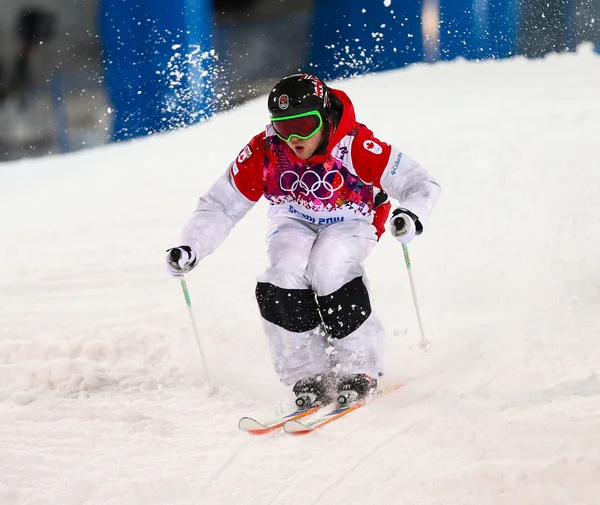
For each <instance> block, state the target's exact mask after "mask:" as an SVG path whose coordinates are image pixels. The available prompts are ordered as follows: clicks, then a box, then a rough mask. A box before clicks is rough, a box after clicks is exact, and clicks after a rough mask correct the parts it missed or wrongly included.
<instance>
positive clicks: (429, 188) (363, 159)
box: [352, 125, 440, 235]
mask: <svg viewBox="0 0 600 505" xmlns="http://www.w3.org/2000/svg"><path fill="white" fill-rule="evenodd" d="M354 145H356V147H354ZM352 159H353V164H354V167H355V169H356V172H357V174H358V176H359V177H361V179H363V180H365V181H367V182H371V183H372V184H374V185H375V186H376V187H378V188H380V189H383V191H385V192H386V193H387V194H388V195H389V196H390V197H392V198H394V199H396V200H398V202H399V207H400V208H401V209H403V210H404V211H407V212H406V213H407V214H408V215H409V216H410V217H411V218H413V219H414V220H415V224H416V233H417V235H418V234H420V233H421V232H422V231H423V226H424V225H425V223H426V222H427V220H428V219H429V215H430V214H431V211H432V209H433V206H434V205H435V202H436V201H437V199H438V197H439V194H440V186H439V184H438V183H437V181H436V180H435V179H434V178H433V176H432V175H431V174H430V173H429V172H428V171H427V170H426V169H425V168H424V167H423V166H421V165H420V164H419V163H417V162H416V161H414V160H412V159H411V158H409V157H408V156H406V155H405V154H403V153H402V152H400V150H399V149H397V148H396V147H394V146H392V145H389V144H386V143H385V142H382V141H380V140H378V139H377V138H375V137H374V136H373V133H372V132H371V131H370V130H369V129H368V128H367V127H365V126H363V125H361V126H360V127H359V131H358V134H357V136H356V138H355V140H354V142H353V149H352Z"/></svg>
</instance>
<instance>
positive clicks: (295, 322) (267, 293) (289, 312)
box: [256, 282, 321, 333]
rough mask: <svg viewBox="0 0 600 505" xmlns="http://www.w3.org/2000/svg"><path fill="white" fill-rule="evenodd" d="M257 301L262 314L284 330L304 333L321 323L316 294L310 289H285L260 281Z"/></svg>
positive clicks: (257, 287)
mask: <svg viewBox="0 0 600 505" xmlns="http://www.w3.org/2000/svg"><path fill="white" fill-rule="evenodd" d="M256 301H257V302H258V307H259V309H260V314H261V316H262V317H263V318H264V319H266V320H267V321H269V322H270V323H273V324H276V325H277V326H280V327H281V328H283V329H284V330H288V331H293V332H295V333H302V332H305V331H310V330H313V329H315V328H316V327H317V326H319V324H321V317H320V316H319V308H318V306H317V301H316V298H315V294H314V292H313V291H312V290H310V289H284V288H280V287H277V286H275V285H274V284H271V283H269V282H259V283H258V284H257V285H256Z"/></svg>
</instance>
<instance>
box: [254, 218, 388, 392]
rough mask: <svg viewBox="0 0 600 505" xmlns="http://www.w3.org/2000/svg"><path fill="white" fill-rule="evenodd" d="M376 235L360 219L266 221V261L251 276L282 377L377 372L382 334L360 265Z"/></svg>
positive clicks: (287, 380) (288, 381)
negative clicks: (254, 278)
mask: <svg viewBox="0 0 600 505" xmlns="http://www.w3.org/2000/svg"><path fill="white" fill-rule="evenodd" d="M376 243H377V237H376V233H375V228H374V226H373V225H371V224H370V223H368V222H366V221H362V220H349V221H341V222H336V223H332V224H327V225H314V224H310V223H307V222H304V221H300V220H297V219H293V218H288V217H276V218H274V219H273V220H272V221H271V223H270V226H269V230H268V232H267V254H268V259H269V267H268V268H267V270H266V271H265V272H264V273H263V274H262V275H261V276H260V277H259V278H258V285H257V300H258V303H259V308H260V310H261V315H262V320H263V326H264V331H265V333H266V335H267V338H268V341H269V345H270V349H271V355H272V359H273V363H274V366H275V370H276V372H277V374H278V375H279V378H280V379H281V381H282V382H283V383H284V384H286V385H292V384H294V383H295V382H296V381H297V380H299V379H302V378H304V377H307V376H309V375H314V374H319V373H324V372H328V371H331V370H334V371H336V372H337V373H339V374H340V375H343V374H351V373H366V374H368V375H370V376H372V377H377V375H378V374H379V373H380V372H382V353H383V346H384V340H385V336H384V331H383V327H382V325H381V323H380V321H379V319H378V318H377V316H376V315H375V313H374V312H373V311H372V309H371V302H370V295H369V292H368V287H367V286H368V283H367V280H366V278H365V272H364V267H363V263H364V260H365V259H366V258H367V256H368V255H369V253H370V252H371V250H372V249H373V246H374V245H375V244H376Z"/></svg>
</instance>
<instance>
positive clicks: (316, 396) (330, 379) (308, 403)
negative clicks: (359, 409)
mask: <svg viewBox="0 0 600 505" xmlns="http://www.w3.org/2000/svg"><path fill="white" fill-rule="evenodd" d="M293 391H294V394H295V395H296V406H297V407H298V408H299V409H303V410H307V409H310V408H312V407H314V406H316V405H324V404H327V403H330V402H331V401H333V399H334V398H335V376H334V375H333V374H319V375H312V376H310V377H305V378H304V379H300V380H299V381H298V382H296V384H294V388H293Z"/></svg>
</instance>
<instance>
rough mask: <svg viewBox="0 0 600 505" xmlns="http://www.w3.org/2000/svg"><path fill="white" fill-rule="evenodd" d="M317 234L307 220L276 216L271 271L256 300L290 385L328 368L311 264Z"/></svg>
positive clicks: (261, 282) (274, 354)
mask: <svg viewBox="0 0 600 505" xmlns="http://www.w3.org/2000/svg"><path fill="white" fill-rule="evenodd" d="M316 236H317V235H316V233H315V231H314V230H313V229H312V228H311V227H310V225H308V224H307V223H304V222H302V221H299V220H296V219H291V218H275V219H273V220H272V221H271V224H270V226H269V230H268V233H267V255H268V259H269V267H268V268H267V270H266V271H265V272H264V273H263V274H262V275H261V276H260V277H259V278H258V284H257V286H256V299H257V301H258V306H259V308H260V313H261V316H262V322H263V328H264V331H265V334H266V335H267V338H268V341H269V346H270V349H271V356H272V359H273V363H274V366H275V371H276V372H277V374H278V375H279V378H280V379H281V381H282V382H283V383H284V384H285V385H292V384H294V383H295V382H296V381H298V380H300V379H303V378H305V377H308V376H311V375H316V374H321V373H324V372H325V371H326V368H327V358H326V356H327V354H326V352H325V349H326V347H327V342H326V338H325V337H324V336H323V335H322V331H321V318H320V315H319V311H318V307H317V303H316V299H315V294H314V292H313V291H312V289H311V288H310V284H309V283H308V280H307V279H306V276H305V272H306V265H307V263H308V258H309V256H310V251H311V249H312V247H313V244H314V241H315V238H316Z"/></svg>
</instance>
